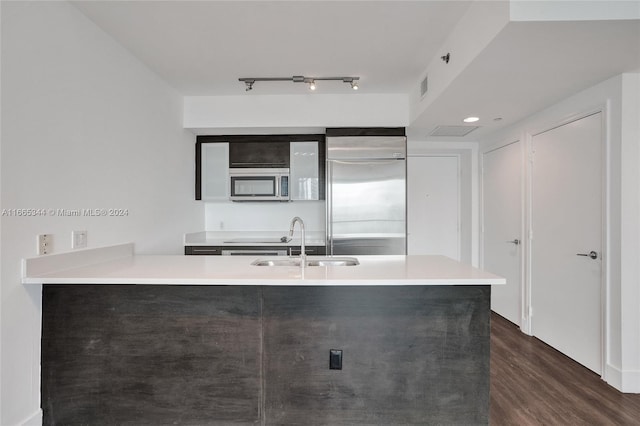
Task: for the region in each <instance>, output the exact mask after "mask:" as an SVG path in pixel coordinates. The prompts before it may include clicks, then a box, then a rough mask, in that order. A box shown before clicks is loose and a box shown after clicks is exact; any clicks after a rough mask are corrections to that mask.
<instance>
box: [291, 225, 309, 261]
mask: <svg viewBox="0 0 640 426" xmlns="http://www.w3.org/2000/svg"><path fill="white" fill-rule="evenodd" d="M296 222H298V223H300V231H301V232H302V239H301V240H300V260H301V263H304V260H305V258H306V257H307V254H306V253H305V247H304V222H303V221H302V219H300V218H299V217H298V216H296V217H294V218H293V219H291V225H289V237H290V238H291V237H293V231H294V228H295V227H296Z"/></svg>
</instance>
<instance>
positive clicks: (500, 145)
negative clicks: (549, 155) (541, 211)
mask: <svg viewBox="0 0 640 426" xmlns="http://www.w3.org/2000/svg"><path fill="white" fill-rule="evenodd" d="M516 143H520V167H521V168H520V235H521V240H522V243H521V250H520V256H519V261H520V265H519V272H520V273H519V278H520V279H519V282H518V286H519V287H520V309H519V310H520V323H519V324H516V325H517V326H518V327H520V329H521V330H522V331H524V328H523V325H524V324H525V322H526V319H525V314H524V313H525V306H526V300H525V295H526V294H525V293H526V291H525V285H524V283H525V259H526V256H525V254H526V251H527V249H526V245H525V244H524V240H525V207H526V204H525V203H526V191H525V189H526V186H525V181H526V170H527V167H526V164H525V163H526V160H525V158H526V157H525V155H526V147H525V142H524V140H523V138H511V139H507V140H504V141H501V142H499V143H496V144H493V145H491V146H489V147H487V149H485V150H483V151H482V152H481V153H480V154H481V155H480V265H481V268H483V269H484V260H485V252H484V242H485V193H484V168H485V155H486V154H489V153H491V152H493V151H497V150H499V149H501V148H505V147H507V146H509V145H513V144H516ZM526 324H527V327H528V323H526Z"/></svg>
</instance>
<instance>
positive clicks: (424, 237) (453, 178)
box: [407, 156, 460, 260]
mask: <svg viewBox="0 0 640 426" xmlns="http://www.w3.org/2000/svg"><path fill="white" fill-rule="evenodd" d="M459 188H460V182H459V158H458V157H457V156H445V157H443V156H429V157H426V156H425V157H409V158H408V159H407V228H408V236H407V247H408V253H409V254H441V255H444V256H448V257H450V258H452V259H456V260H459V259H460V224H459V222H460V219H459V218H460V212H459V210H460V207H459V200H460V195H459V192H460V190H459Z"/></svg>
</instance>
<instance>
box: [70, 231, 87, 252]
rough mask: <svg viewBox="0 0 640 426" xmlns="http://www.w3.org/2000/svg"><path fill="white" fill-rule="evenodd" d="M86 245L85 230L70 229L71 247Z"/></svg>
mask: <svg viewBox="0 0 640 426" xmlns="http://www.w3.org/2000/svg"><path fill="white" fill-rule="evenodd" d="M86 246H87V231H71V248H72V249H80V248H85V247H86Z"/></svg>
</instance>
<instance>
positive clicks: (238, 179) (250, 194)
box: [229, 168, 289, 201]
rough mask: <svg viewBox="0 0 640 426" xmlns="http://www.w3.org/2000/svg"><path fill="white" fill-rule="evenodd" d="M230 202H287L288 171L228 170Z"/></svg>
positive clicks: (270, 169) (271, 169)
mask: <svg viewBox="0 0 640 426" xmlns="http://www.w3.org/2000/svg"><path fill="white" fill-rule="evenodd" d="M229 182H230V185H231V190H230V191H229V194H231V195H230V197H229V199H230V200H231V201H289V169H285V168H282V169H275V168H246V169H244V168H232V169H229Z"/></svg>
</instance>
